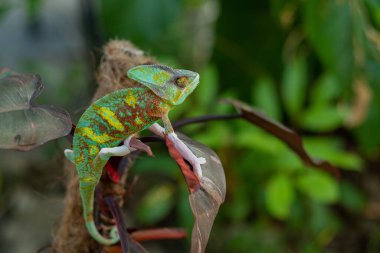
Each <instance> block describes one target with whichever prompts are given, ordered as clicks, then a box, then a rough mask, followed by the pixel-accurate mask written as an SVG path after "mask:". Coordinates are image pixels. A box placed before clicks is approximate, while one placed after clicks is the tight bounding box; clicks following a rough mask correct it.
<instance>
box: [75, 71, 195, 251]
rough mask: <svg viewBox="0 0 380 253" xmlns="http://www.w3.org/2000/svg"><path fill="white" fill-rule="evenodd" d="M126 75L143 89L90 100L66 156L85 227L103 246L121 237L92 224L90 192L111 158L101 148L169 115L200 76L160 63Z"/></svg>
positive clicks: (119, 91) (92, 197) (193, 86)
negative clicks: (101, 153) (74, 177)
mask: <svg viewBox="0 0 380 253" xmlns="http://www.w3.org/2000/svg"><path fill="white" fill-rule="evenodd" d="M128 76H129V77H130V78H132V79H135V80H137V81H139V82H140V83H142V84H144V85H145V86H146V88H127V89H123V90H118V91H114V92H112V93H110V94H107V95H106V96H104V97H102V98H100V99H99V100H97V101H96V102H95V103H94V104H92V105H91V106H90V107H89V108H88V109H87V110H86V111H85V112H84V114H83V115H82V117H81V118H80V120H79V122H78V124H77V126H76V129H75V133H74V138H73V157H68V158H69V159H70V160H72V161H73V162H74V163H75V165H76V169H77V171H78V176H79V184H80V194H81V198H82V205H83V215H84V219H85V223H86V227H87V229H88V231H89V233H90V234H91V236H92V237H93V238H94V239H95V240H97V241H98V242H100V243H102V244H105V245H109V244H113V243H116V242H117V241H118V240H119V237H118V235H117V234H115V233H111V238H105V237H103V236H102V235H101V234H100V233H99V232H98V231H97V229H96V226H95V224H94V218H93V205H94V191H95V187H96V185H97V184H98V182H99V180H100V177H101V175H102V170H103V167H104V165H105V164H106V163H107V161H108V159H109V157H107V158H105V159H104V158H100V156H99V155H98V154H99V151H100V150H101V149H102V148H113V147H116V146H118V145H119V144H120V142H121V141H123V140H124V139H126V138H127V137H128V136H130V135H132V134H134V133H137V132H139V131H142V130H144V129H146V128H148V127H149V126H151V125H152V124H153V123H154V122H156V121H157V120H159V119H160V118H167V115H168V112H169V111H170V109H172V108H173V107H174V106H175V105H177V104H180V103H182V102H183V100H184V99H185V98H186V97H187V96H188V95H189V94H190V93H191V92H192V91H193V90H194V88H195V87H196V86H197V85H198V79H199V76H198V74H197V73H195V72H191V71H187V70H175V69H171V68H168V67H166V66H162V65H141V66H137V67H135V68H132V69H130V70H129V71H128ZM169 128H171V126H170V127H169ZM168 131H170V129H169V130H168Z"/></svg>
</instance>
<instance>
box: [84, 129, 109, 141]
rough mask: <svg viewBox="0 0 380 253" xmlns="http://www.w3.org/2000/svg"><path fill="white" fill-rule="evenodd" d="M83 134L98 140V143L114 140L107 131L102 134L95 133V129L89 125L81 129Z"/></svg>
mask: <svg viewBox="0 0 380 253" xmlns="http://www.w3.org/2000/svg"><path fill="white" fill-rule="evenodd" d="M81 135H83V136H85V137H87V138H89V139H91V140H93V141H95V142H97V143H105V142H107V141H110V140H112V139H113V138H112V137H111V136H109V135H108V134H106V133H103V134H102V135H97V134H95V133H94V131H93V130H92V129H91V128H89V127H83V128H82V131H81Z"/></svg>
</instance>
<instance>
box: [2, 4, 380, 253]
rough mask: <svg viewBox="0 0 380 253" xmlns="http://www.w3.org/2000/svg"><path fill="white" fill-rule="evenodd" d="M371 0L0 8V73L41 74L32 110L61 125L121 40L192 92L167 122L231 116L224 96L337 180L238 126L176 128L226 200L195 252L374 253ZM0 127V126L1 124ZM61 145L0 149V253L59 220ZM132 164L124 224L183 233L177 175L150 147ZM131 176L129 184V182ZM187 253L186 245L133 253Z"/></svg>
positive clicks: (76, 111)
mask: <svg viewBox="0 0 380 253" xmlns="http://www.w3.org/2000/svg"><path fill="white" fill-rule="evenodd" d="M379 29H380V2H379V1H378V0H308V1H306V0H303V1H302V0H298V1H297V0H288V1H285V0H270V1H267V0H255V1H248V0H234V1H230V0H129V1H125V0H99V1H90V0H81V1H76V0H67V1H66V0H65V1H59V0H50V1H46V0H23V1H22V0H3V1H1V2H0V66H6V67H10V68H12V69H13V70H15V71H17V72H27V73H39V74H40V75H41V76H42V78H43V80H44V83H45V90H44V92H43V94H42V96H41V97H40V98H39V100H38V101H39V102H40V103H49V104H55V105H58V106H62V107H64V108H66V109H67V110H68V111H69V112H70V114H71V115H72V117H73V119H74V122H76V120H77V119H78V118H79V116H80V115H81V113H82V112H83V110H84V109H85V108H86V106H88V103H89V102H88V101H89V99H90V98H91V96H92V92H93V91H94V90H95V88H96V84H95V82H94V75H95V73H94V70H95V69H96V66H97V64H98V60H99V55H100V52H101V47H102V45H103V44H104V43H105V42H107V41H108V40H109V39H114V38H118V39H128V40H131V41H132V42H133V43H135V44H136V45H137V46H138V47H140V48H141V49H143V50H144V51H146V52H147V53H148V54H151V55H152V56H155V57H157V59H158V60H159V61H160V62H162V63H165V64H168V65H171V66H174V67H181V68H187V69H193V70H196V71H198V72H199V73H200V75H201V83H200V85H199V87H198V88H197V90H196V91H195V92H194V94H193V95H192V96H191V97H189V99H188V100H187V101H186V102H185V103H184V104H183V105H182V106H180V107H178V108H177V109H176V110H175V111H173V113H172V114H171V118H172V119H173V121H175V119H181V118H184V117H190V116H201V115H204V114H209V113H230V112H233V109H232V108H230V107H229V106H227V105H224V104H221V103H219V101H220V99H221V98H226V97H234V98H237V99H240V100H243V101H245V102H246V103H248V104H250V105H252V106H255V107H257V108H259V109H260V110H261V111H263V112H265V113H266V114H267V115H269V116H270V117H272V118H274V119H276V120H278V121H280V122H283V123H284V124H285V125H287V126H289V127H291V128H293V129H294V130H296V131H298V132H299V133H301V134H302V136H303V138H304V141H305V145H306V148H307V150H308V151H309V152H310V154H312V155H313V156H315V157H317V158H320V159H326V160H328V161H330V162H331V163H333V164H335V165H337V166H338V167H339V168H341V179H340V180H339V181H337V180H335V179H334V178H333V177H331V176H330V175H327V174H326V173H323V172H320V171H317V170H313V169H310V168H306V167H305V166H303V165H302V163H301V161H300V160H299V159H298V158H297V156H296V155H294V154H293V153H292V152H291V151H290V150H289V149H288V148H287V147H286V146H285V145H284V144H282V143H281V142H279V141H278V140H277V139H275V138H274V137H272V136H270V135H268V134H267V133H265V132H263V131H262V130H260V129H258V128H256V127H255V126H252V125H250V124H248V123H244V122H242V121H225V122H220V121H218V122H212V123H207V124H202V125H194V126H188V127H186V128H184V129H183V131H184V132H185V133H186V134H188V135H189V136H190V137H191V138H193V139H196V140H198V141H200V142H202V143H204V144H206V145H208V146H210V147H212V148H213V149H214V150H215V151H216V152H217V153H218V154H219V156H220V157H221V160H222V162H223V164H224V168H225V173H226V178H227V197H226V201H225V203H224V204H223V205H222V206H221V209H220V212H219V214H218V216H217V219H216V221H215V224H214V228H213V231H212V233H211V238H210V241H209V244H208V247H207V250H206V251H207V252H260V253H267V252H268V253H271V252H306V253H318V252H332V253H333V252H334V253H335V252H366V253H375V252H380V173H379V169H380V131H379V128H380V32H379ZM0 124H1V122H0ZM68 145H69V144H68V142H67V140H65V139H64V138H63V139H61V140H58V141H55V142H51V143H49V144H47V145H45V146H43V147H41V148H38V149H37V150H34V151H31V152H28V153H22V152H15V151H4V150H3V151H0V160H1V163H0V252H33V251H35V250H37V249H38V248H39V247H42V246H44V245H46V244H49V243H50V241H51V231H52V230H53V229H54V224H56V222H57V220H58V219H59V217H60V215H61V214H62V211H63V202H62V199H63V196H64V189H65V188H64V175H65V173H66V172H65V171H64V169H63V154H62V151H63V148H65V147H67V146H68ZM152 147H153V148H154V149H153V150H154V152H155V154H156V158H154V159H151V158H146V157H141V158H140V159H139V160H138V162H137V163H136V166H135V167H134V168H133V170H132V173H133V175H138V176H139V181H138V184H137V186H136V188H135V189H134V192H135V193H134V194H133V195H132V197H131V198H130V199H129V200H128V204H127V211H126V214H127V220H128V224H130V225H131V226H141V227H160V226H161V227H162V226H183V227H186V228H187V229H189V231H191V227H192V222H193V220H192V214H191V211H190V208H189V204H188V199H187V198H188V192H187V189H186V186H185V183H184V180H183V177H182V175H181V173H180V172H179V170H178V168H177V167H176V165H175V163H174V162H173V161H171V160H170V159H169V157H168V155H167V153H166V151H165V150H164V149H163V147H162V146H160V145H153V146H152ZM131 177H132V175H131ZM144 245H148V249H150V250H151V251H152V252H168V251H169V252H186V251H188V250H189V242H188V241H164V242H155V243H148V244H144Z"/></svg>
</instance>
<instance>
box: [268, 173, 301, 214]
mask: <svg viewBox="0 0 380 253" xmlns="http://www.w3.org/2000/svg"><path fill="white" fill-rule="evenodd" d="M293 199H294V192H293V185H292V182H291V181H290V179H289V178H288V177H287V176H285V175H276V176H274V177H272V178H271V179H270V181H269V182H268V185H267V188H266V206H267V208H268V211H269V212H270V213H271V214H272V215H273V216H275V217H276V218H279V219H285V218H287V217H288V216H289V211H290V205H291V204H292V202H293Z"/></svg>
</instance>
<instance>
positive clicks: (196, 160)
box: [149, 114, 206, 179]
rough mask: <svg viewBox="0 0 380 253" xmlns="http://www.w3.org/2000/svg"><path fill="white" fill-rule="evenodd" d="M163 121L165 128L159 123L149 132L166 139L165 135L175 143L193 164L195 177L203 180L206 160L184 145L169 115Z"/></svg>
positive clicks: (183, 155)
mask: <svg viewBox="0 0 380 253" xmlns="http://www.w3.org/2000/svg"><path fill="white" fill-rule="evenodd" d="M162 121H163V123H164V128H163V127H161V126H160V125H159V124H158V123H155V124H153V125H152V126H151V127H150V128H149V130H151V131H152V132H153V133H155V134H156V135H158V136H160V137H162V138H164V135H165V134H166V135H167V136H168V138H169V140H171V141H172V142H173V144H174V146H175V148H176V149H177V150H178V151H179V153H180V154H181V155H182V157H183V158H184V159H185V160H187V161H188V162H189V163H190V164H191V166H192V167H193V170H194V173H195V175H196V176H197V177H198V178H199V179H201V177H202V170H201V164H204V163H206V160H205V159H204V158H203V157H196V156H195V155H194V154H193V152H191V150H190V149H189V148H188V147H187V146H186V145H185V143H183V141H181V140H180V139H179V138H178V136H177V135H176V134H175V132H174V130H173V127H172V125H171V123H170V120H169V118H168V115H167V114H166V115H164V116H163V117H162Z"/></svg>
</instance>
